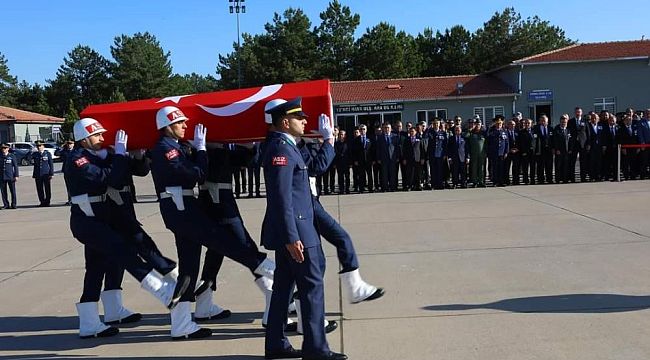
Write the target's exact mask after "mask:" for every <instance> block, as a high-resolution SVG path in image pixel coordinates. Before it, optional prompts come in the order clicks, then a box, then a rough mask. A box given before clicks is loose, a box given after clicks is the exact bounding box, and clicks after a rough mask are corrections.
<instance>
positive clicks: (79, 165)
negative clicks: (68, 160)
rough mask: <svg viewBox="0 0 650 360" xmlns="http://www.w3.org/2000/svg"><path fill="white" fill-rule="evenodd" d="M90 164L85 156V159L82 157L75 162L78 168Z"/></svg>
mask: <svg viewBox="0 0 650 360" xmlns="http://www.w3.org/2000/svg"><path fill="white" fill-rule="evenodd" d="M89 162H90V161H88V159H87V158H86V157H85V156H84V157H80V158H79V159H77V160H75V161H74V164H75V165H76V166H77V167H82V166H84V165H86V164H88V163H89Z"/></svg>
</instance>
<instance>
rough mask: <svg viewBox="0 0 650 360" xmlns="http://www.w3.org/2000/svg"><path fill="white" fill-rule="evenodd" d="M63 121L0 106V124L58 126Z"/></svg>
mask: <svg viewBox="0 0 650 360" xmlns="http://www.w3.org/2000/svg"><path fill="white" fill-rule="evenodd" d="M64 120H65V119H63V118H58V117H54V116H50V115H43V114H38V113H35V112H31V111H25V110H18V109H14V108H10V107H6V106H0V122H4V121H15V122H19V123H52V124H60V123H63V121H64Z"/></svg>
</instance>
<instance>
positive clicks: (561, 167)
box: [555, 153, 575, 184]
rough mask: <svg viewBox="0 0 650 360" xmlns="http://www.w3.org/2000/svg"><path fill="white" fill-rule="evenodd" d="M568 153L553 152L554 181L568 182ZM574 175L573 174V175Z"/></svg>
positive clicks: (569, 174) (569, 172) (569, 175)
mask: <svg viewBox="0 0 650 360" xmlns="http://www.w3.org/2000/svg"><path fill="white" fill-rule="evenodd" d="M570 157H571V155H570V154H567V153H562V154H560V155H557V154H555V183H556V184H558V183H560V182H565V183H566V182H569V180H570V179H571V175H574V174H572V173H571V167H570V166H569V163H570V161H571V160H570ZM574 176H575V175H574Z"/></svg>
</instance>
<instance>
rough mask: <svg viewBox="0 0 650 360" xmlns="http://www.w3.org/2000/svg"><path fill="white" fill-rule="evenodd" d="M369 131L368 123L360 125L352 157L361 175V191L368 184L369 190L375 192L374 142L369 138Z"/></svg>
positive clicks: (353, 144)
mask: <svg viewBox="0 0 650 360" xmlns="http://www.w3.org/2000/svg"><path fill="white" fill-rule="evenodd" d="M367 131H368V128H367V127H366V125H359V132H360V135H359V137H357V138H355V139H354V142H353V143H352V159H353V160H354V166H356V167H357V174H358V176H359V193H363V192H364V190H365V189H366V186H367V187H368V191H370V192H374V186H373V185H374V183H373V181H372V164H373V163H374V155H373V151H372V147H373V145H374V144H373V143H372V142H371V141H370V139H369V138H368V135H367Z"/></svg>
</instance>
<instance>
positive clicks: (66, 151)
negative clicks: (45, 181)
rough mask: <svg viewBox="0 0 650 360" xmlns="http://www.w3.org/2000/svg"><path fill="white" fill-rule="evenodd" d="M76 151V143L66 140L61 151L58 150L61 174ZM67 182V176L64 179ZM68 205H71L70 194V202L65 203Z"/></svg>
mask: <svg viewBox="0 0 650 360" xmlns="http://www.w3.org/2000/svg"><path fill="white" fill-rule="evenodd" d="M73 149H74V141H72V140H66V141H65V142H64V143H63V146H62V147H61V149H59V150H57V151H56V152H55V155H58V156H59V158H60V159H61V172H62V173H64V172H65V163H66V161H67V160H68V156H70V153H71V152H72V150H73ZM63 179H64V181H65V176H64V177H63ZM66 192H67V186H66ZM65 204H66V205H70V194H68V201H67V202H66V203H65Z"/></svg>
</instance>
